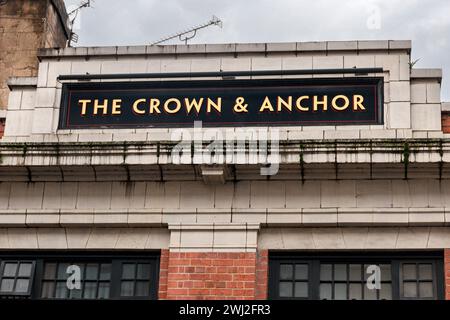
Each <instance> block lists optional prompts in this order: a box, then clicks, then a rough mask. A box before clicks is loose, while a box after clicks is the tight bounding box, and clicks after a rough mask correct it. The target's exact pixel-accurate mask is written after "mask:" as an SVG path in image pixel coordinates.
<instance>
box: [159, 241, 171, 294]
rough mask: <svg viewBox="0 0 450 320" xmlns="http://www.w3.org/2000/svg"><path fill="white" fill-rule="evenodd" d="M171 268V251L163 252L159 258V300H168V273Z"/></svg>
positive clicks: (164, 250)
mask: <svg viewBox="0 0 450 320" xmlns="http://www.w3.org/2000/svg"><path fill="white" fill-rule="evenodd" d="M168 268H169V250H167V249H163V250H161V256H160V258H159V288H158V299H162V300H165V299H167V272H168Z"/></svg>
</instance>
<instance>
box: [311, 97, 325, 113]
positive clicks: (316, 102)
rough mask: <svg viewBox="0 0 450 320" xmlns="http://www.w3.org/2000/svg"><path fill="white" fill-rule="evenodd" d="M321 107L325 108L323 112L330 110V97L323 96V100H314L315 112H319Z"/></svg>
mask: <svg viewBox="0 0 450 320" xmlns="http://www.w3.org/2000/svg"><path fill="white" fill-rule="evenodd" d="M319 105H322V106H323V111H327V110H328V96H323V100H319V99H318V97H317V96H314V99H313V110H314V111H318V109H319Z"/></svg>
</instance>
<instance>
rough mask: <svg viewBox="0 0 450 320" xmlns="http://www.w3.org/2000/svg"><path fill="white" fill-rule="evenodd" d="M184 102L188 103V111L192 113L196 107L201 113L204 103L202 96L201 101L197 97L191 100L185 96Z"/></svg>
mask: <svg viewBox="0 0 450 320" xmlns="http://www.w3.org/2000/svg"><path fill="white" fill-rule="evenodd" d="M184 104H185V105H186V110H187V113H188V114H189V113H191V110H192V108H195V110H196V111H197V113H200V110H201V108H202V104H203V98H200V99H199V101H197V99H192V100H189V99H188V98H184Z"/></svg>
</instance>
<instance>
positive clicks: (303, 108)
mask: <svg viewBox="0 0 450 320" xmlns="http://www.w3.org/2000/svg"><path fill="white" fill-rule="evenodd" d="M307 99H309V96H301V97H300V98H298V99H297V101H296V102H295V106H296V107H297V109H298V110H300V111H305V112H307V111H309V108H308V107H303V106H302V101H303V100H307Z"/></svg>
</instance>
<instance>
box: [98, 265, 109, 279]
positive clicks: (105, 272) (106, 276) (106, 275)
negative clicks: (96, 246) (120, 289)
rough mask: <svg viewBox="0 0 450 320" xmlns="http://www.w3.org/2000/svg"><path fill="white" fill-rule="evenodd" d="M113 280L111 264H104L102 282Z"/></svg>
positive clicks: (101, 274) (101, 269) (101, 271)
mask: <svg viewBox="0 0 450 320" xmlns="http://www.w3.org/2000/svg"><path fill="white" fill-rule="evenodd" d="M109 279H111V264H109V263H106V264H105V263H104V264H102V265H101V268H100V280H109Z"/></svg>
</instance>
